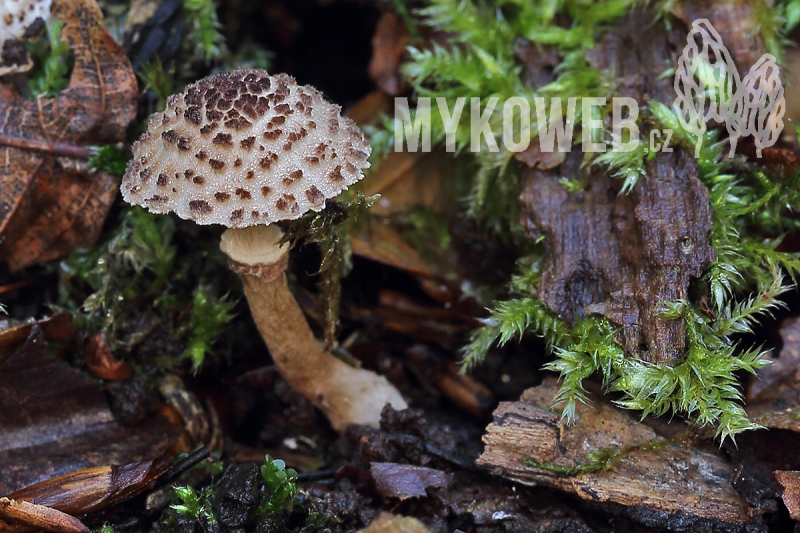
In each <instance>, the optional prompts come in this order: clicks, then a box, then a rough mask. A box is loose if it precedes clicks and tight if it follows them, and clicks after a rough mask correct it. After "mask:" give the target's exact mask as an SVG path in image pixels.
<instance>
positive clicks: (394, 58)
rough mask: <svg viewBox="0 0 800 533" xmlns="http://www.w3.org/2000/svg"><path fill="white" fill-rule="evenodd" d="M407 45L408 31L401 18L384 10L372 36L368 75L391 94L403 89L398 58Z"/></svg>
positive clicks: (398, 92)
mask: <svg viewBox="0 0 800 533" xmlns="http://www.w3.org/2000/svg"><path fill="white" fill-rule="evenodd" d="M407 45H408V31H407V30H406V25H405V24H404V23H403V20H402V19H401V18H400V17H398V16H397V15H395V14H394V13H392V12H391V11H386V12H384V13H383V14H382V15H381V18H380V20H378V25H377V27H376V28H375V34H374V35H373V36H372V59H371V60H370V62H369V75H370V77H371V78H372V80H373V81H374V82H375V84H376V85H377V86H378V87H380V88H381V89H382V90H383V91H384V92H385V93H387V94H390V95H392V96H396V95H398V94H400V93H401V92H402V90H403V89H404V85H405V84H404V83H403V78H402V76H401V75H400V59H401V57H402V56H403V53H404V52H405V50H406V46H407Z"/></svg>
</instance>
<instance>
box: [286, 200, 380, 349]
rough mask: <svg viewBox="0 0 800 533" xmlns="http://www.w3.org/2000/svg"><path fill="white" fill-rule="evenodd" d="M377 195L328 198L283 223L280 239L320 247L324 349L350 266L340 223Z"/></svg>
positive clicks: (356, 214) (331, 340) (332, 339)
mask: <svg viewBox="0 0 800 533" xmlns="http://www.w3.org/2000/svg"><path fill="white" fill-rule="evenodd" d="M378 198H379V197H378V196H364V195H363V194H362V193H360V192H359V193H357V194H356V195H355V197H354V198H353V199H352V200H350V201H345V202H337V201H332V200H328V202H327V203H326V205H325V209H323V210H322V211H320V212H316V211H309V212H308V213H306V214H305V215H303V216H302V217H300V218H299V219H298V220H296V221H293V222H291V223H289V224H288V225H287V226H286V234H285V235H284V236H283V238H282V240H281V242H289V243H291V245H292V246H294V245H295V244H296V243H297V242H298V241H300V240H301V239H302V240H304V241H305V242H306V243H311V244H317V245H318V246H319V249H320V254H321V255H322V261H321V263H320V267H319V271H318V272H317V274H318V275H319V284H318V287H319V291H320V305H321V309H322V310H323V317H324V324H323V329H324V331H325V349H326V350H329V349H331V348H332V347H333V345H334V343H335V340H336V327H337V325H338V321H339V300H340V298H341V291H342V285H341V280H342V278H343V277H344V276H346V275H347V274H348V272H350V270H351V269H352V255H353V254H352V249H351V247H350V237H349V236H348V234H347V231H346V230H345V228H344V225H343V222H344V221H345V220H347V219H351V220H356V219H357V218H358V217H359V216H360V215H361V214H362V213H364V211H365V210H366V209H368V208H369V207H370V206H371V205H372V204H373V203H375V201H376V200H377V199H378Z"/></svg>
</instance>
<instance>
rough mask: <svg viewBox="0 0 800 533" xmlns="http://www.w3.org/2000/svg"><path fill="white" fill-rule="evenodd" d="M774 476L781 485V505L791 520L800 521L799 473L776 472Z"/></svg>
mask: <svg viewBox="0 0 800 533" xmlns="http://www.w3.org/2000/svg"><path fill="white" fill-rule="evenodd" d="M774 474H775V478H776V479H777V480H778V483H780V484H781V485H783V503H784V505H786V508H787V509H788V510H789V516H791V517H792V520H800V472H791V471H782V470H778V471H776V472H775V473H774Z"/></svg>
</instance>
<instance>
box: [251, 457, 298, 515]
mask: <svg viewBox="0 0 800 533" xmlns="http://www.w3.org/2000/svg"><path fill="white" fill-rule="evenodd" d="M261 477H263V478H264V483H265V484H266V488H267V490H269V495H265V499H264V501H263V502H262V503H261V505H260V506H259V507H258V513H259V514H261V515H262V516H269V515H272V514H275V513H279V512H281V511H282V510H284V509H287V510H290V509H291V507H292V505H293V504H294V501H295V498H296V496H297V485H296V483H297V472H296V471H295V470H294V469H293V468H286V463H284V462H283V461H281V460H280V459H273V458H272V457H271V456H269V455H267V456H266V457H264V464H263V465H261Z"/></svg>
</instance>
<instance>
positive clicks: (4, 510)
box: [0, 498, 89, 533]
mask: <svg viewBox="0 0 800 533" xmlns="http://www.w3.org/2000/svg"><path fill="white" fill-rule="evenodd" d="M0 516H2V517H3V518H7V519H10V520H12V521H14V522H19V523H21V524H23V525H26V526H34V527H37V528H41V529H45V530H47V531H53V532H54V533H89V528H88V527H86V526H85V525H84V524H83V522H81V521H80V520H78V519H77V518H75V517H74V516H70V515H68V514H67V513H62V512H61V511H58V510H56V509H51V508H50V507H45V506H44V505H36V504H35V503H31V502H26V501H25V500H12V499H10V498H0ZM4 529H7V528H5V527H4V525H2V523H0V531H3V530H4ZM13 529H14V528H13V526H12V527H11V529H9V530H10V531H11V530H13Z"/></svg>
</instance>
